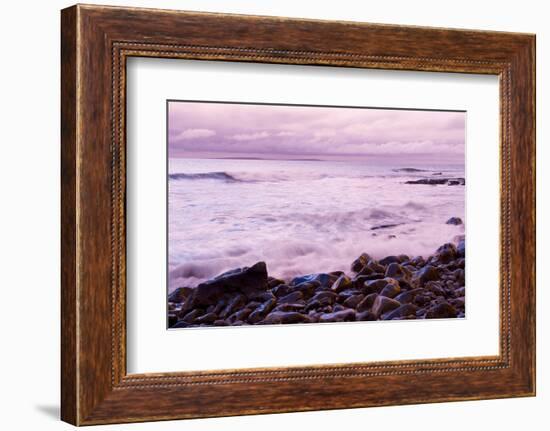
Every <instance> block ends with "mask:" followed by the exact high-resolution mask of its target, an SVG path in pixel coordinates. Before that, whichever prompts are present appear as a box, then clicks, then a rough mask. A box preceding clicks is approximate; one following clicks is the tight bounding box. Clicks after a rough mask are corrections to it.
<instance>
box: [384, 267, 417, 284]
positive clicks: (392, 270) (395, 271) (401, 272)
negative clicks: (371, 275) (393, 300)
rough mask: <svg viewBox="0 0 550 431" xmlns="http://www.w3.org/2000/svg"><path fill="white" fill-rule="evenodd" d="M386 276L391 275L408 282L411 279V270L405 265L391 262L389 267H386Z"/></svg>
mask: <svg viewBox="0 0 550 431" xmlns="http://www.w3.org/2000/svg"><path fill="white" fill-rule="evenodd" d="M385 276H386V277H391V278H393V279H395V280H397V281H402V280H403V281H406V282H407V283H408V282H409V281H410V279H411V272H410V271H409V270H408V269H406V268H404V267H403V266H401V265H399V264H398V263H395V262H394V263H390V264H389V265H388V267H387V268H386V273H385Z"/></svg>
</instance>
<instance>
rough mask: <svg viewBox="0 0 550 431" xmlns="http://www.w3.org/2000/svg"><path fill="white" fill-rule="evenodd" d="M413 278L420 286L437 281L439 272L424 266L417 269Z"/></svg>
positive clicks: (429, 266) (430, 266) (432, 267)
mask: <svg viewBox="0 0 550 431" xmlns="http://www.w3.org/2000/svg"><path fill="white" fill-rule="evenodd" d="M414 277H415V278H416V279H418V281H419V282H420V284H422V285H423V284H424V283H426V282H428V281H432V280H438V279H439V270H438V269H437V268H436V267H435V266H432V265H426V266H425V267H424V268H422V269H419V270H418V271H416V272H415V273H414Z"/></svg>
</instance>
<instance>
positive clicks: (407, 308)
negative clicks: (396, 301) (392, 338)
mask: <svg viewBox="0 0 550 431" xmlns="http://www.w3.org/2000/svg"><path fill="white" fill-rule="evenodd" d="M417 311H418V307H417V306H416V305H414V304H404V305H401V306H400V307H398V308H396V309H395V310H393V311H390V312H388V313H386V314H384V315H383V316H382V319H383V320H394V319H398V318H404V317H407V316H414V317H416V312H417Z"/></svg>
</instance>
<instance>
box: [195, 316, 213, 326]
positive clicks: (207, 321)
mask: <svg viewBox="0 0 550 431" xmlns="http://www.w3.org/2000/svg"><path fill="white" fill-rule="evenodd" d="M216 320H218V316H216V314H214V313H206V314H204V315H202V316H200V317H197V318H196V319H195V321H194V322H193V323H195V324H197V325H202V324H210V323H214V322H215V321H216Z"/></svg>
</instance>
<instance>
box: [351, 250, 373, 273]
mask: <svg viewBox="0 0 550 431" xmlns="http://www.w3.org/2000/svg"><path fill="white" fill-rule="evenodd" d="M369 260H371V257H370V256H369V255H368V254H367V253H363V254H361V256H359V257H358V258H357V259H355V260H354V261H353V263H352V264H351V270H352V271H353V272H359V271H361V270H362V269H363V268H364V267H365V266H366V265H367V263H368V262H369Z"/></svg>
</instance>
